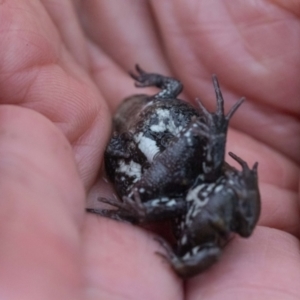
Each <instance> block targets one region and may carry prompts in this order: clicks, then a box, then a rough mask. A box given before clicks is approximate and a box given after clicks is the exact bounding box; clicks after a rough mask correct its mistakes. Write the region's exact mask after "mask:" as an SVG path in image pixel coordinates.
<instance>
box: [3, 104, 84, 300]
mask: <svg viewBox="0 0 300 300" xmlns="http://www.w3.org/2000/svg"><path fill="white" fill-rule="evenodd" d="M0 190H1V201H0V206H1V208H0V239H1V244H0V282H1V292H0V294H1V298H3V299H25V300H26V299H31V300H32V299H81V296H82V292H83V286H82V277H81V273H80V272H81V259H80V255H81V252H80V247H81V240H80V228H81V224H82V218H83V212H84V199H85V193H84V189H83V185H82V183H81V181H80V179H79V176H78V172H77V169H76V165H75V162H74V157H73V153H72V149H71V147H70V145H69V143H68V142H67V140H66V139H65V137H64V136H63V135H62V133H61V132H60V131H59V130H58V129H57V128H56V127H55V126H54V125H53V124H52V123H51V122H49V121H48V120H47V119H46V118H44V117H43V116H41V115H40V114H38V113H36V112H33V111H32V110H29V109H25V108H19V107H15V106H5V105H4V106H1V107H0Z"/></svg>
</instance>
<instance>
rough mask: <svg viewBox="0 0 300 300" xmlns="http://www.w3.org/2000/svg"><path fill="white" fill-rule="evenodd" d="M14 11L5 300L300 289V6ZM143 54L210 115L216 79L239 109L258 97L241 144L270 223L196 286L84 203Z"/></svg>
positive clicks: (5, 61) (10, 7)
mask: <svg viewBox="0 0 300 300" xmlns="http://www.w3.org/2000/svg"><path fill="white" fill-rule="evenodd" d="M146 3H150V4H149V5H147V4H146ZM74 8H76V9H77V10H75V9H74ZM75 11H77V12H75ZM0 14H1V17H0V29H1V30H0V37H1V38H0V40H1V47H0V95H1V103H2V105H1V106H0V153H1V155H0V157H1V159H0V190H1V201H0V205H1V209H0V236H1V239H0V240H1V243H0V298H1V299H23V300H26V299H30V300H35V299H39V300H40V299H44V300H47V299H64V300H65V299H72V300H75V299H92V300H96V299H114V300H115V299H143V300H148V299H151V300H152V299H156V300H160V299H163V300H166V299H172V300H177V299H190V300H194V299H209V300H210V299H214V300H217V299H222V300H226V299H244V300H247V299H267V298H268V299H273V300H276V299H285V300H290V299H299V298H300V285H299V282H300V249H299V235H300V231H299V227H300V218H299V194H298V185H299V162H300V156H299V153H300V152H299V150H300V139H299V133H300V124H299V123H300V122H299V120H300V101H299V95H300V85H299V76H300V54H299V53H300V52H299V49H300V23H299V14H300V3H299V2H298V1H289V0H281V1H280V0H277V1H242V0H237V1H231V0H228V1H226V0H222V1H221V0H219V1H217V0H215V1H205V0H204V1H199V0H186V1H181V0H172V1H159V0H158V1H147V2H146V1H136V0H127V1H87V0H82V1H79V0H78V1H74V3H73V2H72V1H71V0H69V1H68V0H56V1H55V0H43V1H41V0H29V1H24V0H6V1H5V0H4V1H1V3H0ZM135 63H139V64H140V65H141V66H142V67H143V68H144V69H145V70H147V71H152V72H154V71H155V72H158V73H162V74H165V75H171V76H174V77H176V78H179V79H180V80H181V81H182V82H183V83H184V86H185V89H184V92H185V93H184V95H183V97H184V98H185V99H187V100H189V101H193V99H194V98H195V97H199V98H201V100H202V101H203V102H204V103H205V105H206V106H207V107H209V108H210V109H213V107H214V94H213V89H212V83H211V79H210V77H211V74H212V73H216V74H217V75H218V78H219V80H220V84H221V87H222V90H223V94H224V98H225V101H227V102H226V107H227V108H228V107H230V106H232V105H233V103H234V102H235V101H237V99H238V98H240V97H241V96H246V98H247V101H246V103H244V104H243V106H242V107H241V108H240V109H239V111H238V112H237V113H236V115H235V116H234V118H233V120H232V122H231V125H232V129H230V132H229V138H228V150H230V151H232V152H234V153H236V154H237V155H239V156H241V157H242V158H243V159H245V160H246V161H248V162H249V164H250V165H252V164H253V163H254V162H255V161H258V162H259V178H260V188H261V194H262V215H261V219H260V221H259V225H258V227H257V228H256V230H255V232H254V234H253V236H251V238H249V239H240V238H235V239H233V240H232V241H231V242H230V243H229V244H228V245H227V247H226V249H225V250H224V254H223V256H222V259H221V260H220V262H219V263H217V264H216V265H215V266H214V267H212V268H211V269H210V270H208V271H207V272H205V273H203V274H201V275H199V276H197V277H195V278H193V279H191V280H189V281H187V282H186V283H185V285H184V284H183V282H182V281H181V280H180V279H179V278H178V277H177V276H176V275H175V274H174V273H173V272H172V270H171V269H170V268H169V266H168V265H167V264H165V263H164V262H163V261H162V259H161V258H159V257H158V256H156V255H155V254H154V252H155V251H157V250H160V251H162V249H161V248H160V247H159V245H158V244H157V243H156V242H155V241H154V240H153V236H152V235H151V234H150V233H149V232H147V231H145V230H143V229H141V228H138V227H134V226H131V225H127V224H122V223H118V222H115V221H112V220H109V219H105V218H101V217H98V216H95V215H87V214H86V213H85V211H84V208H85V205H86V202H87V199H86V194H88V193H89V191H90V190H91V189H92V188H93V186H94V185H95V182H97V175H98V172H99V168H100V164H101V158H102V155H103V151H104V149H105V145H106V142H107V139H108V137H109V134H110V129H111V128H110V125H111V113H112V112H113V111H114V109H115V108H116V107H117V105H118V103H119V102H120V101H121V100H122V99H123V98H124V97H125V96H128V95H130V94H133V93H136V92H137V90H136V89H135V88H134V87H133V82H132V80H131V79H130V78H129V76H128V75H127V71H128V70H132V69H133V66H134V64H135ZM149 90H150V89H148V90H147V91H148V92H149ZM150 91H153V90H150ZM138 92H141V91H140V90H139V91H138ZM228 161H229V159H228ZM100 191H101V189H100ZM103 192H105V191H103Z"/></svg>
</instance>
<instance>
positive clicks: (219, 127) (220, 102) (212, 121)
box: [196, 75, 245, 134]
mask: <svg viewBox="0 0 300 300" xmlns="http://www.w3.org/2000/svg"><path fill="white" fill-rule="evenodd" d="M212 80H213V85H214V90H215V93H216V98H217V108H216V111H215V112H213V113H210V112H209V111H208V110H207V109H206V108H205V106H204V105H203V104H202V102H201V101H200V100H199V99H196V102H197V103H198V106H199V108H200V111H201V112H202V113H203V115H204V116H205V118H206V124H207V125H208V126H209V127H210V128H211V130H212V131H214V132H215V133H216V134H221V133H223V134H226V133H227V127H228V123H229V120H230V119H231V117H232V116H233V114H234V113H235V112H236V111H237V109H238V108H239V107H240V106H241V104H242V103H243V102H244V101H245V97H242V98H241V99H240V100H239V101H238V102H236V103H235V104H234V105H233V106H232V107H231V109H230V110H229V112H228V114H227V115H225V111H224V98H223V95H222V92H221V89H220V86H219V82H218V78H217V76H216V75H213V76H212ZM212 133H213V132H212Z"/></svg>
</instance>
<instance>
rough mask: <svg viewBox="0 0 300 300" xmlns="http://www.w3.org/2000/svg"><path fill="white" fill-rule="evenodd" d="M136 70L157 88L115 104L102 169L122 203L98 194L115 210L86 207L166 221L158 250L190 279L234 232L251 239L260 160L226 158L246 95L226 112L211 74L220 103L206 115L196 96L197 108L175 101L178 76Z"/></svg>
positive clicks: (140, 81) (118, 216)
mask: <svg viewBox="0 0 300 300" xmlns="http://www.w3.org/2000/svg"><path fill="white" fill-rule="evenodd" d="M136 70H137V74H133V73H132V74H131V76H132V77H133V78H134V79H135V80H136V82H137V83H136V85H137V86H139V87H146V86H156V87H158V88H160V89H161V91H160V92H158V93H157V94H155V95H153V96H148V95H144V94H140V95H134V96H131V97H129V98H127V99H125V100H124V101H123V103H122V104H121V105H120V107H119V109H118V111H117V113H116V115H115V117H114V120H113V134H112V137H111V140H110V142H109V144H108V146H107V149H106V152H105V167H106V173H107V175H108V177H109V179H110V180H111V182H112V183H113V184H114V186H115V188H116V191H117V194H118V196H119V197H120V199H121V200H122V201H118V200H113V199H104V198H100V199H99V201H100V202H104V203H108V204H110V205H112V206H114V209H94V208H88V209H87V211H88V212H92V213H96V214H99V215H102V216H105V217H109V218H112V219H115V220H122V221H128V222H131V223H136V224H140V223H145V222H153V221H160V220H170V221H171V222H172V224H173V228H174V236H175V238H176V240H177V245H176V247H175V249H174V250H173V249H171V247H170V246H169V245H168V243H167V242H165V241H163V240H162V239H159V241H160V242H161V244H162V245H163V246H164V248H165V249H166V251H167V254H166V255H165V254H161V253H160V255H161V256H163V257H164V258H165V259H167V260H168V262H169V263H170V264H171V266H172V267H173V269H174V270H175V271H176V272H177V273H178V274H179V275H180V276H182V277H189V276H194V275H196V274H198V273H199V272H202V271H203V270H205V269H206V268H208V267H209V266H211V265H212V264H213V263H214V262H215V261H216V260H217V259H218V258H219V256H220V254H221V251H222V247H223V246H224V244H225V243H226V242H227V241H228V239H229V237H230V235H231V233H238V234H239V235H241V236H243V237H248V236H249V235H250V234H251V233H252V231H253V229H254V227H255V225H256V223H257V220H258V218H259V214H260V195H259V189H258V183H257V164H255V165H254V166H253V168H252V169H250V168H249V167H248V165H247V163H246V162H245V161H243V160H242V159H241V158H239V157H238V156H236V155H234V154H232V153H231V154H230V155H231V157H233V158H234V159H235V160H236V161H237V162H238V163H239V164H240V165H241V166H242V171H238V170H237V169H235V168H233V167H231V166H230V165H229V164H227V163H226V162H225V159H224V157H225V147H226V137H227V129H228V123H229V120H230V118H231V117H232V115H233V114H234V113H235V111H236V110H237V109H238V107H239V106H240V105H241V104H242V102H243V100H244V98H242V99H240V100H239V101H238V102H237V103H236V104H235V105H234V106H233V107H232V108H231V110H230V111H229V113H228V114H227V115H225V113H224V100H223V97H222V93H221V91H220V87H219V84H218V80H217V78H216V76H213V85H214V89H215V93H216V98H217V108H216V111H215V112H213V113H210V112H208V111H207V110H206V108H205V107H204V106H203V105H202V103H201V102H200V101H198V108H194V107H193V106H192V105H190V104H189V103H187V102H185V101H183V100H180V99H179V98H177V96H178V95H179V93H180V92H181V91H182V85H181V83H180V82H179V81H178V80H176V79H174V78H170V77H165V76H162V75H159V74H152V73H146V72H145V71H143V70H142V69H141V68H140V67H139V66H137V67H136Z"/></svg>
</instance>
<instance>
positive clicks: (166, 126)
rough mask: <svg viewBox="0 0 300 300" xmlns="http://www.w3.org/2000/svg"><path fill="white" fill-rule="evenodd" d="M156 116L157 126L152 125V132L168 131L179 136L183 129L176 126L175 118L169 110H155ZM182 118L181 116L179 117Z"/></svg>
mask: <svg viewBox="0 0 300 300" xmlns="http://www.w3.org/2000/svg"><path fill="white" fill-rule="evenodd" d="M155 115H156V117H157V118H158V123H157V124H152V125H151V126H150V130H151V131H153V132H164V131H168V132H170V133H172V134H174V135H175V136H177V135H178V134H179V133H180V132H181V131H182V129H183V127H182V126H181V125H179V126H176V125H175V122H174V119H173V117H172V116H171V114H170V111H169V110H168V109H163V108H158V109H156V110H155ZM178 118H180V115H179V116H178Z"/></svg>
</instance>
